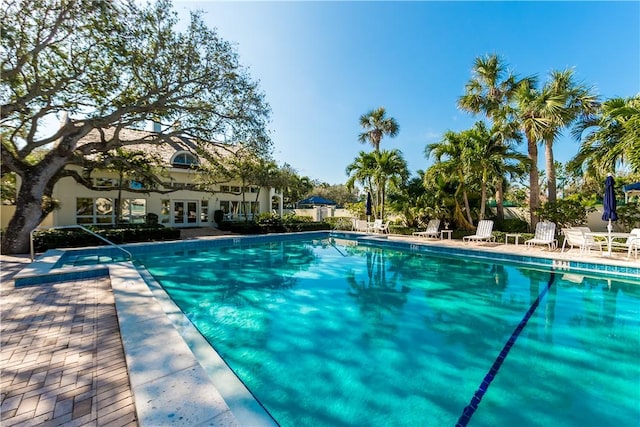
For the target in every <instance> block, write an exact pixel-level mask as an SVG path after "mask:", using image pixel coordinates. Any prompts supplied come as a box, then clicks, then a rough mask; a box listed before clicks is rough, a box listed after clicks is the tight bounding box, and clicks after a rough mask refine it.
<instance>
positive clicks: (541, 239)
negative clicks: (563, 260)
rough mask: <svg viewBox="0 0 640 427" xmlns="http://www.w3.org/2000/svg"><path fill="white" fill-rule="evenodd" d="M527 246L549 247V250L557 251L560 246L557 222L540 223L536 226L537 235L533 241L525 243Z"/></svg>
mask: <svg viewBox="0 0 640 427" xmlns="http://www.w3.org/2000/svg"><path fill="white" fill-rule="evenodd" d="M524 244H525V245H527V246H533V245H547V246H549V250H551V249H555V248H556V246H557V245H558V241H557V240H556V224H555V222H548V221H540V222H539V223H537V224H536V233H535V235H534V236H533V239H530V240H527V241H525V242H524Z"/></svg>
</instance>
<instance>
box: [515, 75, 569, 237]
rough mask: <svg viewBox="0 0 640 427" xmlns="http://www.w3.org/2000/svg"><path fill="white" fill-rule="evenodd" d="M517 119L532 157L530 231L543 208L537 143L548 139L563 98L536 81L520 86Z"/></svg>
mask: <svg viewBox="0 0 640 427" xmlns="http://www.w3.org/2000/svg"><path fill="white" fill-rule="evenodd" d="M515 98H516V103H517V105H516V111H515V113H516V115H517V120H518V122H519V123H520V126H521V128H522V130H523V131H524V135H525V138H526V140H527V153H528V157H529V162H530V163H529V168H530V169H529V193H530V194H529V215H530V219H531V227H535V226H536V224H537V223H538V216H537V214H536V210H537V209H538V208H539V207H540V183H539V178H540V177H539V172H538V142H541V141H543V140H544V137H545V135H548V133H549V132H550V131H549V128H550V127H551V125H552V124H553V122H554V119H553V117H554V115H555V112H556V111H559V110H560V109H561V108H562V106H563V105H564V101H565V100H564V97H563V96H560V95H558V94H556V93H554V92H553V91H551V90H549V88H543V90H538V89H537V88H536V85H535V81H534V80H533V79H528V80H525V81H523V82H521V83H520V85H519V86H518V90H517V91H516V94H515Z"/></svg>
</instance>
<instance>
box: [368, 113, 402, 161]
mask: <svg viewBox="0 0 640 427" xmlns="http://www.w3.org/2000/svg"><path fill="white" fill-rule="evenodd" d="M360 126H361V127H362V128H363V129H364V132H362V133H361V134H360V135H359V136H358V141H360V142H361V143H362V144H366V143H370V144H371V145H372V146H373V149H374V150H375V151H380V141H382V138H383V137H384V136H385V135H387V136H390V137H394V136H397V135H398V133H399V132H400V126H398V122H397V121H396V119H394V118H393V117H387V111H386V110H385V109H384V107H380V108H376V109H375V110H371V111H369V112H368V113H365V114H363V115H361V116H360Z"/></svg>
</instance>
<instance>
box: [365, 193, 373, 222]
mask: <svg viewBox="0 0 640 427" xmlns="http://www.w3.org/2000/svg"><path fill="white" fill-rule="evenodd" d="M371 204H372V203H371V193H369V192H367V206H366V215H367V221H369V222H371Z"/></svg>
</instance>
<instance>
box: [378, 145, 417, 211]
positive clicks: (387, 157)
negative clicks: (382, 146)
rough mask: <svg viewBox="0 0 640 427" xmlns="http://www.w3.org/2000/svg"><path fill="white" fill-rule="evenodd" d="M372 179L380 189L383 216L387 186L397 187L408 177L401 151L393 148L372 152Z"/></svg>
mask: <svg viewBox="0 0 640 427" xmlns="http://www.w3.org/2000/svg"><path fill="white" fill-rule="evenodd" d="M373 159H374V180H375V182H376V185H377V187H378V189H379V190H380V216H379V218H381V219H382V218H384V202H385V196H386V193H387V186H388V185H391V186H393V187H394V188H399V187H400V186H401V185H402V184H404V183H405V182H406V181H407V179H409V171H408V168H407V162H406V161H405V160H404V158H403V157H402V152H401V151H400V150H398V149H395V150H382V151H376V152H374V153H373Z"/></svg>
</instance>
